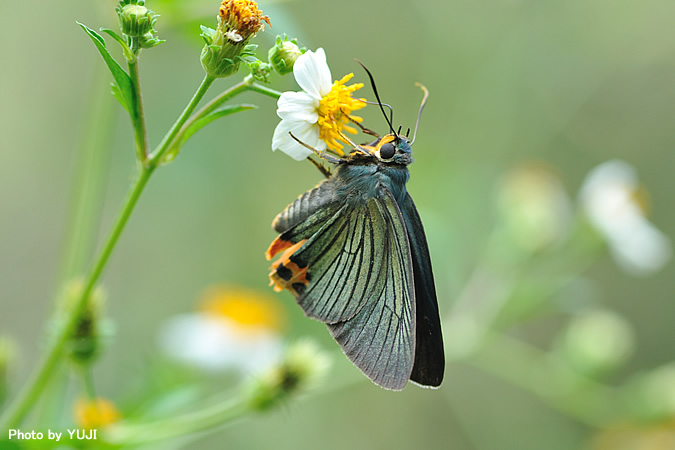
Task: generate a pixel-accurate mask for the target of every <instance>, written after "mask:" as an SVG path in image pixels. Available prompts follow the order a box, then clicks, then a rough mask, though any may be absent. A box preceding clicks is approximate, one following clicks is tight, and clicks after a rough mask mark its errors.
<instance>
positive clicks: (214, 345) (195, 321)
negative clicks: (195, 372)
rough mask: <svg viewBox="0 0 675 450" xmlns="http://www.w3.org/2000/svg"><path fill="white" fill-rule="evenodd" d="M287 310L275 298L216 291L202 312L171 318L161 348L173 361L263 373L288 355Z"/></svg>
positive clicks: (162, 334) (162, 331)
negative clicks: (284, 325) (284, 315)
mask: <svg viewBox="0 0 675 450" xmlns="http://www.w3.org/2000/svg"><path fill="white" fill-rule="evenodd" d="M280 313H281V310H280V309H279V308H278V307H276V303H275V302H274V301H273V300H270V299H268V298H267V297H265V296H261V295H260V294H257V293H254V292H251V291H247V290H244V289H231V288H227V289H225V288H216V289H211V290H210V291H209V292H208V294H207V295H206V296H205V299H204V301H203V302H202V307H201V308H200V311H198V312H195V313H191V314H183V315H179V316H176V317H173V318H171V319H170V320H168V321H167V322H166V323H165V324H164V325H163V326H162V328H161V329H160V333H159V345H160V347H161V348H162V350H163V351H164V352H165V353H166V354H167V355H168V356H169V357H171V358H173V359H175V360H177V361H179V362H182V363H184V364H187V365H191V366H194V367H197V368H200V369H203V370H208V371H214V372H218V371H224V370H234V371H238V372H239V373H241V374H243V375H250V374H256V373H260V372H261V371H264V370H266V369H268V368H270V367H273V366H274V365H276V364H278V363H279V361H280V359H281V356H282V354H283V341H282V337H281V335H280V333H279V328H280V320H281V318H280V317H279V315H280Z"/></svg>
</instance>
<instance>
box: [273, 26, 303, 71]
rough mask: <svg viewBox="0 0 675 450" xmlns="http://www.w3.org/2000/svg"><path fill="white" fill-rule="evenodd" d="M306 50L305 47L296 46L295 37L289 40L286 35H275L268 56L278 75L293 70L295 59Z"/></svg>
mask: <svg viewBox="0 0 675 450" xmlns="http://www.w3.org/2000/svg"><path fill="white" fill-rule="evenodd" d="M306 51H307V49H306V48H304V47H303V48H300V47H299V46H298V43H297V41H296V40H295V39H291V40H289V39H288V37H287V36H286V35H283V36H277V40H276V42H275V44H274V47H272V48H271V49H270V51H269V54H268V58H269V62H270V64H272V67H273V68H274V70H276V72H277V73H278V74H279V75H286V74H287V73H291V72H292V71H293V65H295V61H296V60H297V59H298V58H299V57H300V55H302V54H303V53H305V52H306Z"/></svg>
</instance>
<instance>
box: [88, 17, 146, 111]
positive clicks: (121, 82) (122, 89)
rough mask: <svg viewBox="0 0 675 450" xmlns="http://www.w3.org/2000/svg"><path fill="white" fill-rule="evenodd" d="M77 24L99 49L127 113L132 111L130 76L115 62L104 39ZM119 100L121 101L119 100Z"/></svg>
mask: <svg viewBox="0 0 675 450" xmlns="http://www.w3.org/2000/svg"><path fill="white" fill-rule="evenodd" d="M77 24H78V25H79V26H80V27H82V29H83V30H84V32H85V33H87V35H88V36H89V37H90V38H91V41H92V42H93V43H94V45H95V46H96V48H97V49H98V52H99V53H100V54H101V56H102V57H103V61H105V63H106V65H107V66H108V69H110V73H111V74H112V76H113V78H114V79H115V83H116V84H117V87H118V89H119V94H120V98H121V99H123V100H124V103H125V104H126V107H125V109H126V110H127V111H131V110H132V109H131V105H133V90H132V87H131V78H129V75H128V74H127V73H126V72H125V70H124V69H122V66H120V65H119V63H118V62H117V61H115V58H113V57H112V55H110V53H109V52H108V49H107V48H106V46H105V41H104V40H103V37H102V36H101V35H100V34H98V33H97V32H95V31H94V30H92V29H91V28H89V27H88V26H86V25H84V24H82V23H79V22H77ZM118 100H119V99H118Z"/></svg>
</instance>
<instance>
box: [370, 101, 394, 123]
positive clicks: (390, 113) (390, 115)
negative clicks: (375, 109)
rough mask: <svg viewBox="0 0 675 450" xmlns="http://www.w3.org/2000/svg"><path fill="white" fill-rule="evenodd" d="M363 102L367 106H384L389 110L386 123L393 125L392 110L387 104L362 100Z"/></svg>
mask: <svg viewBox="0 0 675 450" xmlns="http://www.w3.org/2000/svg"><path fill="white" fill-rule="evenodd" d="M363 102H364V103H367V104H369V105H380V106H381V107H382V106H386V107H387V108H389V121H388V122H387V123H394V108H392V107H391V105H390V104H389V103H378V102H369V101H368V100H364V101H363ZM385 119H386V116H385Z"/></svg>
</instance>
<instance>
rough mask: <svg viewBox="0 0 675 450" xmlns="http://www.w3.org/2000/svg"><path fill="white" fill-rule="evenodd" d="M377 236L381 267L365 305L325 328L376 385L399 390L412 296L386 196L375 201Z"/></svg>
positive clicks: (411, 355)
mask: <svg viewBox="0 0 675 450" xmlns="http://www.w3.org/2000/svg"><path fill="white" fill-rule="evenodd" d="M377 207H378V210H379V219H378V220H380V221H381V222H382V223H383V225H384V226H383V227H382V229H381V232H382V234H381V235H380V236H377V238H378V240H379V243H380V244H379V245H380V246H381V248H382V252H383V259H382V262H381V264H373V265H370V266H369V269H370V270H372V271H375V272H376V273H375V274H374V276H373V275H371V277H372V278H373V284H374V289H373V290H372V294H371V296H370V298H368V299H367V301H366V303H365V306H364V307H363V308H362V309H361V310H360V311H359V312H358V313H357V314H356V315H355V316H354V317H353V318H351V319H349V320H346V321H343V322H339V323H336V324H329V325H328V328H329V330H330V333H331V335H332V336H333V337H334V338H335V339H336V340H337V341H338V343H339V344H340V346H341V347H342V349H343V350H344V352H345V354H346V355H347V357H348V358H349V359H351V360H352V362H353V363H354V364H355V365H356V366H357V367H358V368H359V369H361V370H362V371H363V373H364V374H366V375H367V376H368V377H369V378H370V379H371V380H373V381H374V382H375V383H376V384H378V385H380V386H382V387H384V388H387V389H394V390H400V389H403V387H404V386H405V385H406V383H407V382H408V379H409V378H410V374H411V372H412V368H413V362H414V359H415V304H414V303H415V297H414V292H415V291H414V281H413V271H412V259H411V252H410V243H409V241H408V236H407V230H406V226H405V223H404V221H403V218H402V215H401V212H400V210H399V208H398V205H397V204H396V201H395V200H394V198H393V196H392V195H391V193H390V192H389V191H388V190H386V189H383V190H382V191H381V195H380V197H379V198H378V199H377Z"/></svg>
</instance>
